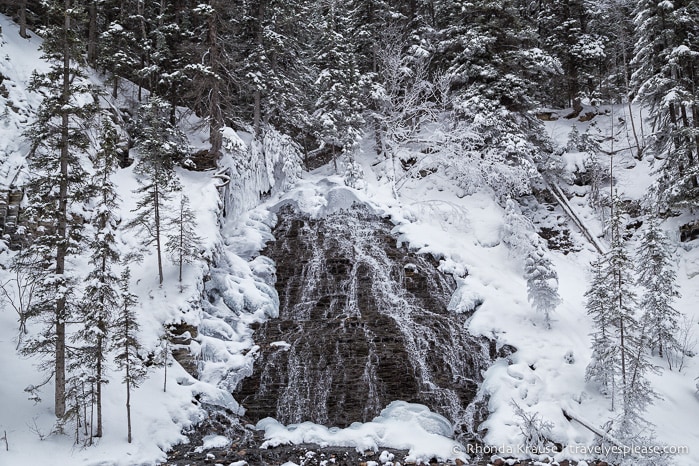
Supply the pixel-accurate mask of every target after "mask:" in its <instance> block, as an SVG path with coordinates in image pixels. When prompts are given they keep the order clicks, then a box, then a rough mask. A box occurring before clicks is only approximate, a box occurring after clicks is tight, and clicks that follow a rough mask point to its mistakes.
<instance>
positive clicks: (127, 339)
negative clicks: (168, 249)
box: [113, 267, 146, 443]
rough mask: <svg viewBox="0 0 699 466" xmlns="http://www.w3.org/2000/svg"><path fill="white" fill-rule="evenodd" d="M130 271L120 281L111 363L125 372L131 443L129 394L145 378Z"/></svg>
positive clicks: (124, 380)
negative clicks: (139, 353) (118, 305)
mask: <svg viewBox="0 0 699 466" xmlns="http://www.w3.org/2000/svg"><path fill="white" fill-rule="evenodd" d="M130 279H131V271H130V270H129V268H128V267H127V268H126V269H125V270H124V271H123V272H122V274H121V279H120V287H119V288H120V290H119V291H120V292H119V298H120V301H121V302H120V309H119V312H118V314H117V315H116V320H115V322H114V338H113V342H114V351H115V352H116V355H115V357H114V362H115V363H116V365H117V367H118V368H119V370H121V371H123V372H124V378H123V382H124V384H125V386H126V425H127V439H128V442H129V443H131V440H132V436H131V391H132V390H133V389H135V388H138V386H139V385H140V383H141V382H142V381H143V379H144V378H145V377H146V367H145V366H144V365H143V361H142V359H141V358H140V357H139V355H138V352H139V350H140V349H141V344H140V343H139V341H138V330H139V325H138V321H137V319H136V314H135V312H134V306H135V305H136V304H137V302H138V301H137V298H136V295H134V294H133V293H131V292H130V291H129V287H130Z"/></svg>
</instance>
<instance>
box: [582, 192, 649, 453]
mask: <svg viewBox="0 0 699 466" xmlns="http://www.w3.org/2000/svg"><path fill="white" fill-rule="evenodd" d="M612 201H613V202H612V207H613V210H612V217H611V222H610V231H611V236H612V242H611V247H610V250H609V252H608V253H607V254H606V256H605V260H604V267H603V269H602V270H601V272H600V271H599V270H598V271H597V272H596V274H599V276H595V277H594V282H595V283H594V285H595V286H599V287H601V289H600V290H596V291H593V290H589V291H588V312H589V313H590V314H591V315H592V317H593V319H594V321H595V324H596V326H597V328H596V331H595V333H594V334H593V336H594V341H593V344H595V348H593V351H594V357H593V360H592V361H591V363H590V365H589V366H588V369H587V375H588V378H589V379H593V380H596V381H597V382H598V383H600V384H601V385H602V388H603V389H608V391H609V395H610V396H611V400H612V409H613V410H616V409H617V405H618V409H619V413H620V414H619V417H618V419H617V424H616V428H615V432H616V435H617V436H618V437H619V438H622V439H630V438H632V437H633V436H634V435H636V434H637V433H638V430H639V429H640V428H642V427H643V424H644V423H645V421H644V420H643V417H642V415H643V412H644V411H645V409H646V407H647V406H648V404H649V403H651V402H652V401H653V399H654V398H655V397H656V394H655V393H654V392H653V390H652V387H651V386H650V383H649V381H648V378H647V377H648V373H649V372H650V371H652V370H654V368H653V366H652V365H651V364H650V363H649V361H648V357H647V354H646V347H647V342H646V338H647V333H648V331H649V329H648V328H647V325H645V322H644V321H640V322H639V320H638V319H637V316H636V308H637V304H636V294H635V292H634V286H635V281H634V279H633V264H632V261H631V259H630V257H629V255H628V252H627V247H626V240H625V238H624V236H623V230H624V228H623V226H624V212H623V210H622V205H621V201H620V200H619V198H618V196H617V195H616V194H615V196H614V198H613V200H612ZM600 280H601V281H602V283H601V284H600V283H599V282H600ZM602 299H604V300H606V303H603V302H602ZM597 345H599V347H597Z"/></svg>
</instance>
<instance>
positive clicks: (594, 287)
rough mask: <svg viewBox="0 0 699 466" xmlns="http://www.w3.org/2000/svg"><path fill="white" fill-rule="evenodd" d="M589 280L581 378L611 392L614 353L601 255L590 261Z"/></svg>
mask: <svg viewBox="0 0 699 466" xmlns="http://www.w3.org/2000/svg"><path fill="white" fill-rule="evenodd" d="M591 266H592V281H591V282H590V287H589V288H588V289H587V291H586V292H585V298H587V301H586V304H585V308H586V310H587V314H588V315H589V316H590V317H591V318H592V322H593V324H594V331H593V333H592V360H591V361H590V364H589V365H588V366H587V369H586V371H585V379H586V380H591V381H594V382H596V383H597V384H598V385H599V388H600V392H602V393H603V394H605V395H612V394H613V392H614V389H615V387H614V371H613V368H614V367H615V366H616V363H615V358H616V357H617V353H616V351H615V345H614V342H613V340H612V328H611V323H610V322H609V302H610V298H609V293H610V290H609V283H608V282H607V277H606V275H605V270H604V260H603V258H601V257H600V258H597V259H596V260H595V261H593V262H592V264H591Z"/></svg>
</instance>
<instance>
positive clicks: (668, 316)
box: [636, 216, 680, 369]
mask: <svg viewBox="0 0 699 466" xmlns="http://www.w3.org/2000/svg"><path fill="white" fill-rule="evenodd" d="M636 254H637V258H638V271H639V273H638V284H639V285H640V286H642V287H643V288H645V292H644V293H643V296H642V298H641V303H640V304H641V311H642V313H643V320H644V322H645V325H646V327H647V328H648V337H647V343H648V344H649V346H650V349H651V350H657V351H658V355H659V356H660V357H661V358H662V357H667V361H668V364H669V365H670V369H672V360H671V358H670V356H671V353H672V352H674V351H677V350H678V348H679V344H678V342H677V338H676V336H675V335H676V332H677V329H678V327H679V320H680V313H679V311H677V310H676V309H675V308H674V307H673V306H672V302H673V301H674V300H675V299H677V298H678V297H679V292H678V291H677V283H676V282H675V281H676V278H677V273H676V272H675V267H674V263H675V261H674V260H673V255H672V250H671V245H670V241H669V240H668V238H667V236H665V234H664V233H663V232H662V231H661V230H660V227H659V226H658V222H657V220H656V219H655V218H654V217H651V216H648V218H647V220H646V222H645V226H644V229H643V234H642V236H641V242H640V245H639V247H638V251H637V253H636Z"/></svg>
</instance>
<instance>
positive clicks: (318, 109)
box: [313, 0, 364, 172]
mask: <svg viewBox="0 0 699 466" xmlns="http://www.w3.org/2000/svg"><path fill="white" fill-rule="evenodd" d="M349 14H350V12H349V11H347V9H346V8H345V5H344V3H342V2H339V1H337V0H331V1H330V2H329V5H328V11H327V13H326V16H325V24H324V27H323V32H322V34H323V38H324V41H323V42H324V44H325V45H324V47H323V49H322V50H321V51H320V53H319V56H318V62H319V63H318V67H319V68H320V70H321V71H320V74H319V76H318V79H317V81H316V83H315V84H316V86H318V89H319V92H320V96H319V97H318V100H317V101H316V104H315V112H314V114H313V118H314V120H315V121H316V125H317V137H318V139H320V140H321V141H323V143H325V144H327V145H329V146H330V147H331V150H332V154H333V164H334V166H335V172H338V166H337V157H338V155H340V154H342V155H346V156H347V158H348V162H349V163H350V164H351V163H353V162H354V159H353V155H352V153H353V151H354V150H355V149H356V148H357V146H358V143H359V139H360V136H361V131H362V126H363V124H364V118H363V116H362V112H363V111H364V107H363V105H362V102H361V88H360V74H359V69H358V67H357V62H356V56H355V53H354V50H352V48H351V44H352V42H351V39H350V37H349V30H348V21H347V20H348V18H349ZM338 151H339V152H340V154H338V153H337V152H338Z"/></svg>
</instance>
